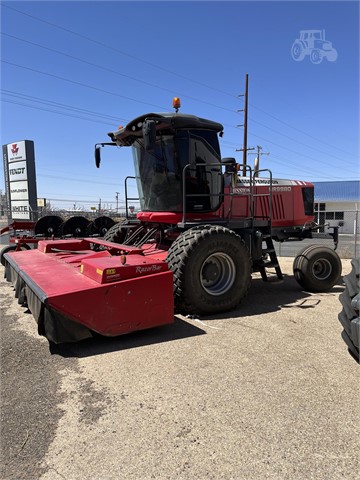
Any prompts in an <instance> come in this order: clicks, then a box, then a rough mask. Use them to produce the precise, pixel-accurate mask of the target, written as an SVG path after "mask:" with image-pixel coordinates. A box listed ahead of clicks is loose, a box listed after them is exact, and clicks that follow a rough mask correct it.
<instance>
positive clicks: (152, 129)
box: [142, 120, 156, 152]
mask: <svg viewBox="0 0 360 480" xmlns="http://www.w3.org/2000/svg"><path fill="white" fill-rule="evenodd" d="M142 132H143V138H144V147H145V150H146V151H147V152H152V151H154V149H155V143H156V123H155V120H145V122H144V123H143V127H142Z"/></svg>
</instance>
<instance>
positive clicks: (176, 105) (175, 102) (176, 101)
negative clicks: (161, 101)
mask: <svg viewBox="0 0 360 480" xmlns="http://www.w3.org/2000/svg"><path fill="white" fill-rule="evenodd" d="M180 106H181V104H180V98H179V97H174V98H173V108H175V111H176V113H177V112H178V110H179V108H180Z"/></svg>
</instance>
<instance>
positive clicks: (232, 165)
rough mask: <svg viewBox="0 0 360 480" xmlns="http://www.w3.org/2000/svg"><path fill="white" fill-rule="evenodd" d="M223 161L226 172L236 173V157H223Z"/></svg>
mask: <svg viewBox="0 0 360 480" xmlns="http://www.w3.org/2000/svg"><path fill="white" fill-rule="evenodd" d="M221 163H222V164H225V172H226V173H235V172H236V160H235V158H232V157H228V158H222V159H221Z"/></svg>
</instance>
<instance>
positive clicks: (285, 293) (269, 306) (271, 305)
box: [200, 275, 343, 320]
mask: <svg viewBox="0 0 360 480" xmlns="http://www.w3.org/2000/svg"><path fill="white" fill-rule="evenodd" d="M341 285H342V280H340V281H339V284H338V285H335V286H334V287H333V288H332V289H331V290H330V291H329V292H325V293H309V292H305V291H304V290H301V287H300V286H299V284H298V283H297V282H296V280H295V279H294V277H293V276H292V275H284V280H282V281H279V280H277V279H276V280H272V279H269V281H268V282H263V280H262V279H261V278H254V279H253V280H252V282H251V287H250V290H249V293H248V295H247V297H246V298H244V300H243V301H242V303H241V304H240V305H239V306H238V308H237V309H236V310H233V311H231V312H228V313H222V314H219V315H211V316H206V317H205V316H202V317H200V318H201V320H221V319H227V318H234V317H251V316H256V315H262V314H265V313H272V312H276V311H279V310H281V309H283V308H300V309H314V308H316V306H317V305H319V304H320V303H321V297H323V296H329V295H336V294H338V293H339V292H342V291H343V287H342V286H341Z"/></svg>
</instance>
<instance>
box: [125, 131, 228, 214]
mask: <svg viewBox="0 0 360 480" xmlns="http://www.w3.org/2000/svg"><path fill="white" fill-rule="evenodd" d="M133 156H134V165H135V175H136V178H137V186H138V192H139V197H140V205H141V210H142V211H147V212H149V211H154V212H160V211H163V212H168V211H171V212H182V210H183V188H182V181H183V172H184V171H185V176H186V178H185V192H186V211H188V212H198V211H210V210H215V209H217V208H218V206H219V204H220V202H221V193H222V177H221V168H220V148H219V141H218V138H217V134H216V132H215V131H210V130H209V131H206V130H192V131H187V130H183V131H182V130H178V131H177V132H176V133H175V136H174V135H163V136H158V137H157V140H156V144H155V148H154V151H151V152H146V150H145V148H144V144H143V140H142V139H139V140H136V141H135V142H134V144H133ZM189 164H190V166H188V167H186V166H187V165H189ZM214 164H216V165H214ZM217 165H219V167H217ZM184 169H185V170H184Z"/></svg>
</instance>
